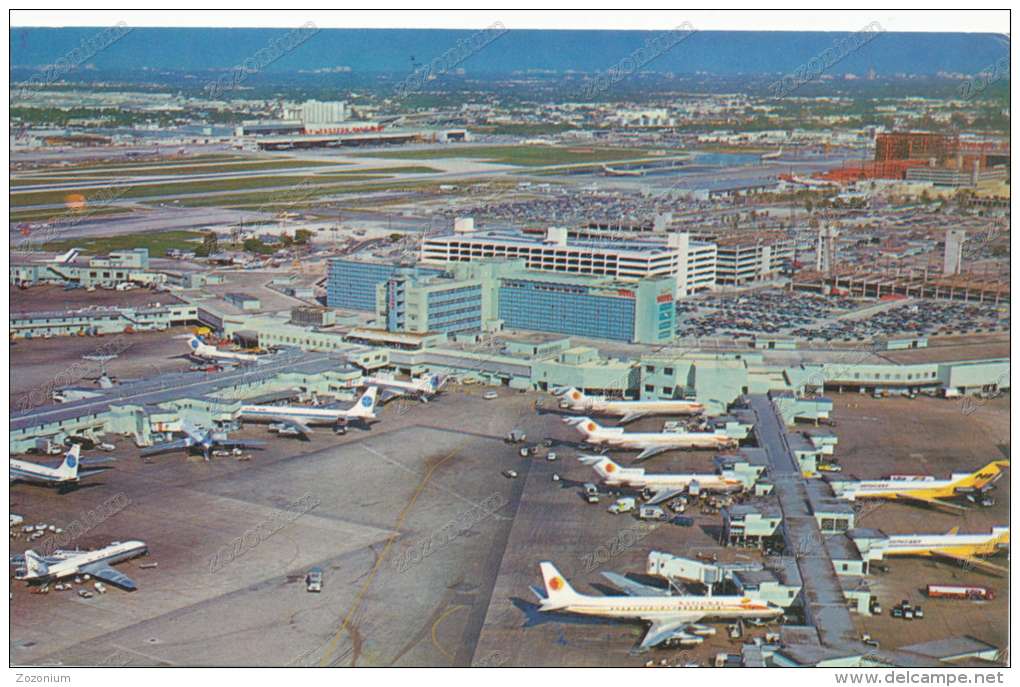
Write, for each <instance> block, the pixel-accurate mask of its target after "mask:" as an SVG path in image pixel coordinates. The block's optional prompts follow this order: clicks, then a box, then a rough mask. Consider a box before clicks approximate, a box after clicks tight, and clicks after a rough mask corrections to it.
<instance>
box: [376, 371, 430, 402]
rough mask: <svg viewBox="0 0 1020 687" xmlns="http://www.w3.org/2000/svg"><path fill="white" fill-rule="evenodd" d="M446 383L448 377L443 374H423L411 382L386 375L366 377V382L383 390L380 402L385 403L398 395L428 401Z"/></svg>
mask: <svg viewBox="0 0 1020 687" xmlns="http://www.w3.org/2000/svg"><path fill="white" fill-rule="evenodd" d="M445 383H446V377H444V376H442V375H422V376H421V377H418V378H417V379H413V380H411V381H410V382H405V381H402V380H399V379H387V378H385V377H366V378H365V384H368V385H371V386H377V387H379V388H380V389H381V390H382V398H380V399H379V402H380V403H385V402H386V401H388V400H390V399H391V398H396V397H397V396H411V397H413V398H420V399H421V400H422V401H428V400H429V399H431V398H432V397H433V396H435V395H436V394H438V393H439V390H440V389H442V388H443V385H444V384H445Z"/></svg>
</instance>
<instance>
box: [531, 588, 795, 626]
mask: <svg viewBox="0 0 1020 687" xmlns="http://www.w3.org/2000/svg"><path fill="white" fill-rule="evenodd" d="M545 610H550V611H555V610H562V611H565V612H568V613H577V614H579V615H591V616H600V617H605V618H632V619H641V620H653V619H656V618H663V619H669V618H673V617H676V616H677V615H691V616H697V618H699V619H704V618H717V619H720V620H723V619H736V618H774V617H778V616H779V615H781V614H782V610H781V609H779V608H777V607H774V606H770V605H769V604H768V603H766V602H764V601H758V600H755V599H751V598H749V597H740V596H711V597H705V596H605V597H598V596H585V595H576V596H575V597H574V598H573V599H571V600H570V601H569V602H568V603H567V604H566V605H565V606H563V607H552V606H550V607H549V608H547V609H545ZM691 622H695V621H694V620H692V621H691Z"/></svg>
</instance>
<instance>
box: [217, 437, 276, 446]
mask: <svg viewBox="0 0 1020 687" xmlns="http://www.w3.org/2000/svg"><path fill="white" fill-rule="evenodd" d="M216 445H217V446H226V447H227V448H235V447H236V448H262V447H263V446H265V445H266V442H264V441H248V440H247V439H221V440H219V441H217V442H216Z"/></svg>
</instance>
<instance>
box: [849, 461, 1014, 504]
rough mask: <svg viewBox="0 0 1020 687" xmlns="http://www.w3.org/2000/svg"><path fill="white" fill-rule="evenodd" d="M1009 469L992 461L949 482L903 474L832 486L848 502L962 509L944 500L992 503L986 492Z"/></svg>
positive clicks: (1002, 462) (951, 476)
mask: <svg viewBox="0 0 1020 687" xmlns="http://www.w3.org/2000/svg"><path fill="white" fill-rule="evenodd" d="M1008 467H1009V461H1008V460H993V461H992V462H990V463H988V464H987V465H985V466H984V467H982V468H980V469H978V470H976V471H975V472H954V473H953V474H951V475H950V476H949V479H935V478H934V477H930V476H927V475H901V476H897V477H890V478H889V479H884V480H863V481H860V480H833V481H832V482H831V483H830V484H831V486H832V490H833V492H834V493H835V494H836V496H838V497H839V498H842V499H846V500H848V501H856V500H858V499H887V500H891V501H908V502H913V503H918V504H922V505H929V506H935V507H938V508H945V509H950V510H963V509H964V508H963V506H960V505H958V504H955V503H950V502H948V501H946V500H945V499H951V498H958V497H960V496H963V497H969V498H971V499H972V500H973V501H974V502H975V503H978V504H983V503H987V502H989V501H990V499H988V497H987V496H986V492H987V491H988V490H990V489H992V488H994V484H995V482H997V481H998V480H999V479H1000V478H1001V477H1002V470H1003V469H1005V468H1008Z"/></svg>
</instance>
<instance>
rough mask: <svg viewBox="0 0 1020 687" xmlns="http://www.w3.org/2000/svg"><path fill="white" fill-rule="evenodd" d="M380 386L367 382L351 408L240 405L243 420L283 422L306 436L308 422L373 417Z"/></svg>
mask: <svg viewBox="0 0 1020 687" xmlns="http://www.w3.org/2000/svg"><path fill="white" fill-rule="evenodd" d="M378 394H379V389H378V388H377V387H374V386H370V387H369V388H368V390H366V391H365V393H363V394H362V395H361V397H360V398H359V399H358V400H357V401H356V402H355V403H354V405H353V406H351V407H350V408H313V407H307V406H260V405H243V406H241V411H240V416H241V419H242V420H247V421H249V422H270V423H273V424H275V425H283V426H285V427H288V428H290V430H291V431H292V432H294V433H297V434H301V435H303V436H307V435H308V434H310V433H311V429H310V425H336V424H344V423H346V422H349V421H351V420H360V421H367V420H374V419H375V418H376V414H375V402H376V397H377V396H378Z"/></svg>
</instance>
